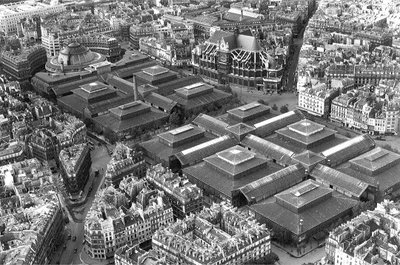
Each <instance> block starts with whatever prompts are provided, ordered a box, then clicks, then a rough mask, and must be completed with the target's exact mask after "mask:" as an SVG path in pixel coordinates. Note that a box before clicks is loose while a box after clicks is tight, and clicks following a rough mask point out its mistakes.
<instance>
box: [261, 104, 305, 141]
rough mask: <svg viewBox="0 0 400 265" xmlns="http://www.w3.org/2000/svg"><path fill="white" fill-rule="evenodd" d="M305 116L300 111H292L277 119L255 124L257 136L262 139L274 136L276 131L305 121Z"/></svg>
mask: <svg viewBox="0 0 400 265" xmlns="http://www.w3.org/2000/svg"><path fill="white" fill-rule="evenodd" d="M303 117H304V115H303V113H301V111H299V110H292V111H289V112H286V113H283V114H281V115H278V116H276V117H273V118H270V119H267V120H264V121H261V122H258V123H256V124H254V127H255V128H256V132H255V135H257V136H260V137H266V136H268V135H270V134H273V133H274V132H275V131H276V130H279V129H281V128H283V127H286V126H288V125H289V124H292V123H295V122H297V121H300V120H301V119H303Z"/></svg>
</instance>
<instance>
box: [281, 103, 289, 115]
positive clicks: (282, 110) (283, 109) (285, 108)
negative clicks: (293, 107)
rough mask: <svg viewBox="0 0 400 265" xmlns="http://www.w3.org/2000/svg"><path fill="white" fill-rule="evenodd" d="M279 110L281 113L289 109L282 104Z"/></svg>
mask: <svg viewBox="0 0 400 265" xmlns="http://www.w3.org/2000/svg"><path fill="white" fill-rule="evenodd" d="M279 111H280V112H281V113H286V112H288V111H289V109H288V107H287V106H286V105H283V106H282V107H281V108H280V110H279Z"/></svg>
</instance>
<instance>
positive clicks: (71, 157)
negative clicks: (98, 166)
mask: <svg viewBox="0 0 400 265" xmlns="http://www.w3.org/2000/svg"><path fill="white" fill-rule="evenodd" d="M59 161H60V168H61V175H62V177H63V181H64V185H65V187H66V189H67V192H68V193H69V194H70V195H71V196H72V199H74V198H76V196H79V193H80V192H82V191H83V189H84V188H85V185H86V183H87V181H88V179H89V174H90V167H91V164H92V161H91V159H90V150H89V147H88V145H87V144H86V143H84V144H78V145H73V146H71V147H68V148H65V149H63V150H61V152H60V154H59Z"/></svg>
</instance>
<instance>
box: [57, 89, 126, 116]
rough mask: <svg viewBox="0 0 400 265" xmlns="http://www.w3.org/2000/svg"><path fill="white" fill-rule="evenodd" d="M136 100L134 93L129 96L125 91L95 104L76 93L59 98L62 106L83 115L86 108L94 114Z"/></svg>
mask: <svg viewBox="0 0 400 265" xmlns="http://www.w3.org/2000/svg"><path fill="white" fill-rule="evenodd" d="M133 100H134V98H133V95H130V96H127V95H125V94H123V93H119V92H117V96H116V97H112V98H109V99H107V100H102V101H99V102H96V103H93V104H89V105H88V103H87V101H85V100H84V99H83V98H81V97H79V96H78V95H76V94H72V95H68V96H65V97H62V98H59V99H58V103H59V104H60V105H61V106H62V105H65V106H67V107H68V108H69V109H70V110H74V111H75V112H77V113H79V114H80V115H83V111H84V109H85V108H88V110H89V111H90V112H91V113H92V115H94V114H98V113H102V112H105V111H107V110H109V109H111V108H114V107H118V106H120V105H123V104H126V103H130V102H132V101H133Z"/></svg>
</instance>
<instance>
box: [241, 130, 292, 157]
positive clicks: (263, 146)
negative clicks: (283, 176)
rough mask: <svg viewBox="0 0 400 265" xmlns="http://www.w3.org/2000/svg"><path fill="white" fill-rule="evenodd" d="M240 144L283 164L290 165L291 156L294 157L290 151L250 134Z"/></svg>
mask: <svg viewBox="0 0 400 265" xmlns="http://www.w3.org/2000/svg"><path fill="white" fill-rule="evenodd" d="M241 144H242V145H244V146H246V147H250V148H251V149H254V150H257V152H259V153H261V154H262V155H264V156H265V157H267V158H272V159H275V160H277V161H282V162H283V163H285V164H290V163H291V161H292V156H293V155H294V152H292V151H290V150H289V149H286V148H284V147H281V146H279V145H277V144H274V143H272V142H270V141H267V140H265V139H262V138H260V137H258V136H255V135H252V134H248V135H246V137H245V138H244V139H243V140H242V141H241Z"/></svg>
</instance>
